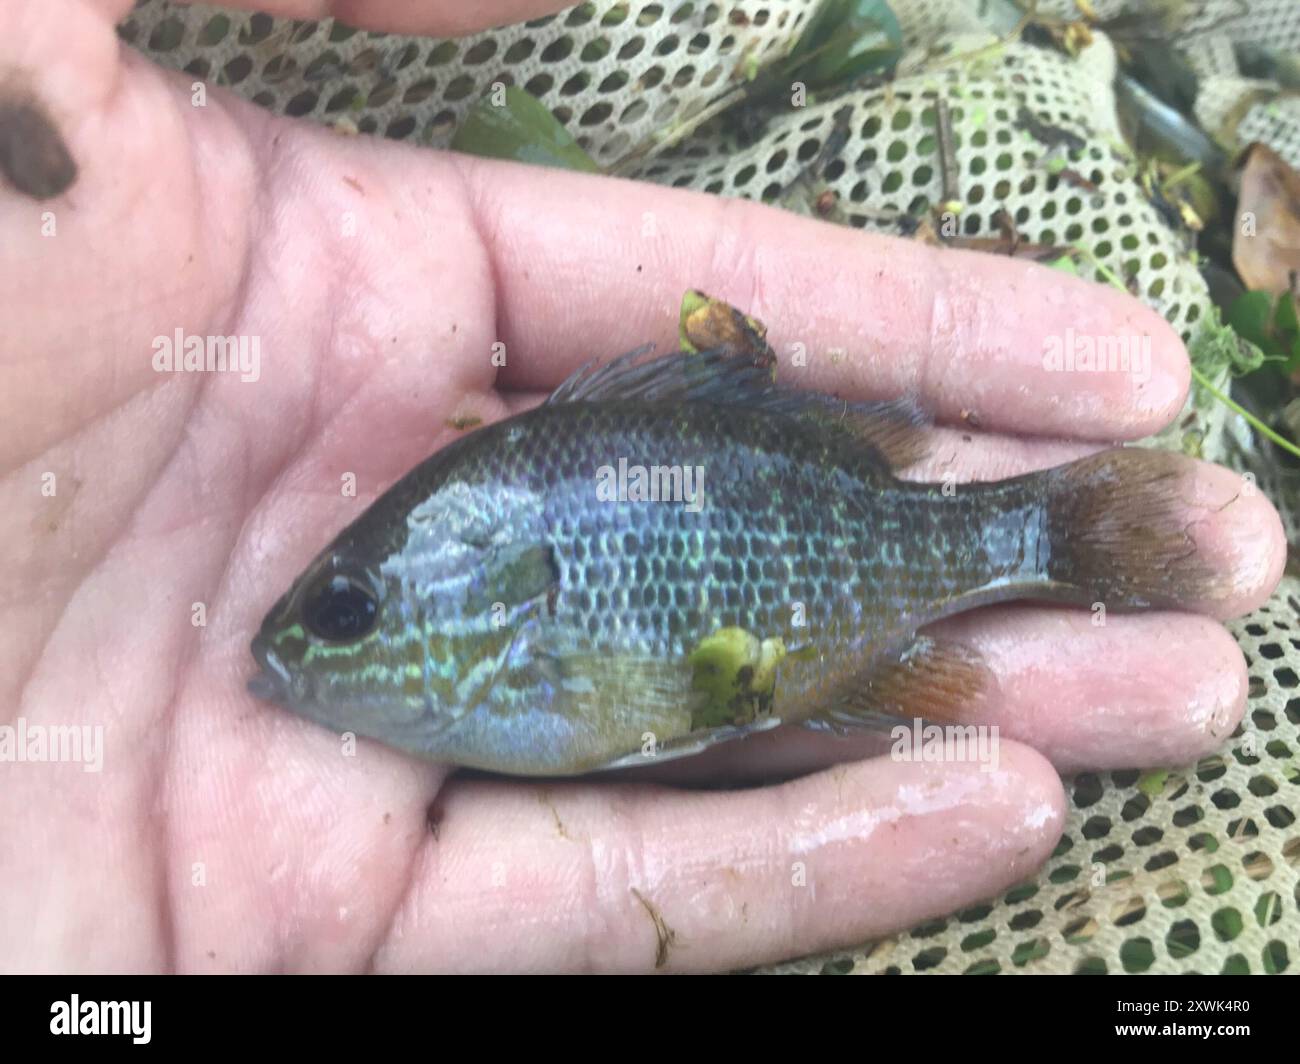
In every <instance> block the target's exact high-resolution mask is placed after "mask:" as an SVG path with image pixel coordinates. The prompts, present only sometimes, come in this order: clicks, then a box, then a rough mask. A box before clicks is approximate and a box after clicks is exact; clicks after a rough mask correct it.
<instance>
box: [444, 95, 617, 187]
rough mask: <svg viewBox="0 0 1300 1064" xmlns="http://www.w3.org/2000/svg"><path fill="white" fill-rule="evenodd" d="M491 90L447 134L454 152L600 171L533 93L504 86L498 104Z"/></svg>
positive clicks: (594, 171)
mask: <svg viewBox="0 0 1300 1064" xmlns="http://www.w3.org/2000/svg"><path fill="white" fill-rule="evenodd" d="M494 95H495V93H489V94H488V95H487V96H485V97H483V99H481V100H479V101H478V103H476V104H475V105H474V106H473V108H471V109H470V112H469V114H467V115H466V116H465V120H464V121H463V122H462V123H461V124H460V128H459V129H457V130H456V133H455V135H454V136H453V137H452V138H451V147H452V149H453V150H454V151H461V152H466V153H468V154H470V155H481V156H484V157H486V158H489V159H510V160H513V161H515V162H521V163H536V164H538V165H541V166H555V167H559V168H561V169H565V170H581V171H585V172H587V173H599V172H600V167H599V166H597V165H596V163H595V162H594V161H593V160H592V158H591V156H590V155H588V154H587V153H586V152H585V151H583V150H582V148H580V147H579V146H578V142H577V141H575V140H574V139H573V137H572V135H570V133H569V131H568V130H567V129H565V128H564V126H563V124H561V123H560V121H559V120H558V119H557V118H556V117H555V116H554V115H553V114H551V112H550V110H549V109H548V108H547V107H546V105H545V104H544V103H542V102H541V101H540V100H538V99H537V98H536V97H534V96H532V95H530V94H529V93H528V92H526V91H525V90H524V89H521V88H519V87H518V86H516V85H507V86H506V87H505V91H504V102H503V103H500V104H498V103H496V102H495V101H494V100H493V96H494Z"/></svg>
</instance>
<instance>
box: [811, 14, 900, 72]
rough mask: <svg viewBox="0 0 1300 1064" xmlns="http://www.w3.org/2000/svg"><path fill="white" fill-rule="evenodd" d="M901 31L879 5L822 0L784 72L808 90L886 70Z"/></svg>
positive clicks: (892, 60)
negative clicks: (800, 80) (805, 85)
mask: <svg viewBox="0 0 1300 1064" xmlns="http://www.w3.org/2000/svg"><path fill="white" fill-rule="evenodd" d="M902 50H903V31H902V27H900V26H899V24H898V18H897V16H895V15H894V12H893V11H892V10H891V9H890V7H889V4H888V3H886V2H885V0H823V2H822V4H821V5H820V6H819V7H818V8H817V10H816V12H814V14H813V17H812V18H811V19H809V21H808V25H807V27H806V28H805V29H804V32H803V34H802V35H801V36H800V38H799V41H798V43H797V44H795V46H794V48H793V49H791V51H790V56H789V62H788V64H787V69H788V70H789V71H790V72H791V73H792V74H794V75H796V76H798V77H799V78H801V79H802V80H804V81H805V82H807V83H808V85H809V86H811V87H813V88H817V87H821V86H825V85H829V84H831V83H833V82H839V81H851V80H853V79H854V78H859V77H862V76H863V75H865V74H872V73H884V72H886V71H889V70H892V69H893V67H894V65H895V64H896V63H897V62H898V57H899V55H901V54H902Z"/></svg>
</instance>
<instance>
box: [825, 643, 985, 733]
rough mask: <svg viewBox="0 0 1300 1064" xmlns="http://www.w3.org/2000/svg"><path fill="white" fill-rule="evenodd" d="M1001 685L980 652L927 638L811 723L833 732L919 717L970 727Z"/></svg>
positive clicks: (869, 676)
mask: <svg viewBox="0 0 1300 1064" xmlns="http://www.w3.org/2000/svg"><path fill="white" fill-rule="evenodd" d="M996 683H997V680H996V678H995V677H994V675H993V671H992V670H991V669H990V668H989V666H988V663H987V662H986V661H985V660H984V658H983V656H981V655H980V654H979V653H978V652H977V651H975V650H973V649H971V648H970V647H968V646H966V645H965V644H962V643H957V642H953V641H951V640H943V639H935V638H933V637H931V636H924V635H923V636H919V637H918V638H917V639H916V641H915V642H914V643H912V645H911V646H910V647H908V648H907V650H906V651H905V652H904V653H903V654H902V655H900V656H899V657H897V658H895V659H894V660H891V661H888V662H885V663H882V664H878V665H875V666H873V667H872V668H871V669H870V670H869V671H867V672H866V673H864V674H862V675H861V676H859V677H858V678H857V679H856V682H855V683H854V684H853V686H852V687H850V688H848V689H846V690H845V691H844V693H843V694H842V695H841V696H840V697H839V698H837V699H836V700H835V701H834V702H833V704H832V705H830V706H829V707H828V708H827V709H825V710H822V711H820V712H818V713H817V714H815V715H814V716H813V717H812V718H811V719H810V720H809V721H808V722H807V723H808V725H809V726H810V727H822V728H826V727H829V728H834V729H861V728H879V727H881V726H882V725H887V724H889V723H891V722H895V721H897V720H900V719H904V720H906V719H911V718H914V717H921V718H924V719H926V720H935V721H946V722H951V723H968V722H969V721H970V720H971V718H972V716H973V715H974V711H975V710H976V709H978V707H979V706H980V705H981V704H982V703H983V702H984V701H985V699H986V698H987V697H988V694H989V692H990V691H991V690H992V689H993V688H994V687H995V686H996Z"/></svg>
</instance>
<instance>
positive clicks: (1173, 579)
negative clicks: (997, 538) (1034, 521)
mask: <svg viewBox="0 0 1300 1064" xmlns="http://www.w3.org/2000/svg"><path fill="white" fill-rule="evenodd" d="M1195 470H1196V463H1195V462H1194V461H1193V460H1192V459H1190V458H1186V457H1184V456H1183V455H1179V454H1174V453H1171V452H1169V451H1157V450H1148V449H1145V448H1119V449H1115V450H1110V451H1103V452H1101V453H1100V454H1095V455H1092V456H1090V457H1088V458H1082V459H1079V460H1078V461H1075V462H1071V463H1070V464H1068V465H1064V466H1061V467H1060V468H1058V469H1053V470H1050V471H1048V472H1047V473H1045V474H1043V476H1044V477H1045V479H1046V485H1047V499H1046V522H1047V531H1048V535H1047V544H1048V547H1049V556H1048V558H1047V559H1046V561H1045V565H1044V568H1045V570H1046V572H1045V573H1044V574H1042V575H1045V576H1046V578H1047V579H1048V580H1050V581H1051V583H1052V584H1053V585H1055V586H1056V587H1057V588H1058V589H1059V590H1060V592H1061V597H1063V598H1068V599H1071V600H1073V601H1077V602H1084V603H1090V602H1100V603H1104V604H1105V605H1107V606H1112V607H1117V608H1121V609H1124V608H1128V609H1134V608H1143V607H1160V608H1179V607H1181V608H1188V607H1190V606H1193V605H1194V604H1196V603H1197V602H1200V601H1204V600H1206V599H1209V598H1211V597H1214V595H1215V593H1216V589H1217V583H1218V581H1219V580H1220V579H1221V577H1220V576H1218V574H1216V572H1215V570H1214V567H1213V566H1211V565H1210V564H1209V562H1208V561H1207V560H1206V559H1205V558H1204V556H1202V555H1201V554H1200V553H1199V552H1198V550H1197V546H1196V542H1195V540H1193V538H1192V535H1191V527H1192V524H1193V522H1194V521H1195V519H1196V518H1195V510H1196V506H1195V502H1194V494H1193V488H1192V481H1193V478H1194V476H1195Z"/></svg>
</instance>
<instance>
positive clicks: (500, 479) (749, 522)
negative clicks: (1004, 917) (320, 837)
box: [249, 319, 1216, 776]
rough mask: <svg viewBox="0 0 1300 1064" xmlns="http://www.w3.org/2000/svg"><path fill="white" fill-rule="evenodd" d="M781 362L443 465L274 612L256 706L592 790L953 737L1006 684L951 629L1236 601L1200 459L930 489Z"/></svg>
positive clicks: (1126, 461) (843, 406)
mask: <svg viewBox="0 0 1300 1064" xmlns="http://www.w3.org/2000/svg"><path fill="white" fill-rule="evenodd" d="M738 320H740V319H738ZM745 322H748V323H750V324H753V322H752V319H743V322H742V325H744V323H745ZM746 327H747V326H746ZM774 363H775V356H773V355H772V354H771V352H770V349H769V348H766V347H765V345H764V344H759V345H758V346H757V347H754V346H746V345H744V344H731V343H722V344H721V345H720V346H716V347H711V348H706V349H696V348H694V347H692V346H687V347H685V348H684V349H682V350H678V351H673V352H670V353H667V354H663V355H654V354H653V352H652V351H650V350H649V349H648V347H647V348H638V349H637V350H635V351H632V352H629V353H628V354H626V355H624V356H622V357H620V358H617V359H615V360H613V361H612V362H609V363H607V364H605V365H602V366H592V365H589V366H585V367H583V368H581V369H579V370H578V371H577V372H576V373H574V374H573V375H572V376H571V377H570V378H569V379H568V380H566V381H565V382H564V383H563V384H562V385H561V386H560V387H559V388H557V389H556V390H555V392H554V393H552V394H551V395H550V397H549V398H548V399H547V400H546V401H544V402H543V403H542V404H541V405H539V406H536V407H534V408H532V409H531V410H528V411H526V412H524V413H520V414H517V415H515V416H512V417H508V418H505V419H503V420H500V421H497V422H495V423H493V424H489V425H484V426H481V427H479V428H477V429H475V430H474V431H471V432H469V433H467V434H465V435H463V436H461V437H460V438H458V439H456V440H454V441H453V442H451V443H450V444H449V445H447V446H445V447H443V448H442V449H440V450H438V451H437V452H435V453H434V454H433V455H431V456H430V457H429V458H427V459H426V460H424V461H423V462H422V463H420V464H419V465H418V466H416V467H415V468H414V469H412V470H411V471H410V472H409V473H407V474H406V475H405V476H403V477H402V478H401V479H399V480H398V481H397V482H396V483H395V484H394V485H393V486H392V487H391V488H389V489H388V490H387V491H386V492H384V493H383V494H382V495H381V496H379V498H378V499H377V500H376V501H375V502H374V503H373V504H372V505H371V506H370V507H369V508H367V509H366V510H365V511H364V512H363V513H362V514H361V515H360V516H359V517H358V518H357V519H356V520H355V521H353V523H352V524H350V525H349V526H348V527H347V528H345V529H344V530H343V531H342V532H341V533H340V534H339V535H338V536H337V537H336V538H335V539H334V540H333V541H332V542H331V543H330V544H329V545H328V546H327V547H325V549H324V550H322V551H321V552H320V554H319V555H318V556H317V557H316V558H315V559H314V560H313V561H312V562H311V563H310V564H309V565H308V566H307V568H306V569H305V570H304V571H303V572H302V574H301V575H300V576H299V577H298V578H297V579H296V580H294V581H293V583H292V584H291V586H290V587H289V589H288V590H287V591H286V592H285V593H284V594H283V595H282V596H281V597H280V599H279V600H278V601H277V602H276V603H275V605H274V606H273V607H272V608H271V610H270V611H269V613H268V614H267V615H266V617H265V620H264V621H263V623H262V625H261V627H260V629H259V631H258V633H257V635H256V637H255V638H254V639H253V641H252V648H251V649H252V654H253V657H254V659H255V660H256V662H257V664H258V666H259V672H258V673H257V674H256V675H255V676H254V677H253V678H252V679H251V680H250V682H249V689H250V691H251V692H252V693H253V694H255V695H257V696H258V697H260V698H263V699H267V700H270V701H272V702H275V703H278V704H279V705H281V706H283V707H285V708H287V709H288V710H290V711H292V712H294V713H296V714H298V715H300V716H302V717H306V718H308V719H309V720H312V721H315V722H317V723H318V724H321V725H324V726H326V727H328V728H331V729H334V730H335V731H337V732H342V733H353V734H356V735H363V736H367V737H370V738H372V739H375V740H377V741H379V742H380V743H383V744H385V745H387V746H389V747H393V748H396V749H398V750H402V751H405V752H407V753H409V754H414V755H417V756H418V757H421V758H425V759H428V760H431V761H437V762H449V763H452V764H454V765H458V766H464V767H469V768H474V769H480V770H484V771H488V772H493V773H500V774H505V775H514V776H571V775H579V774H583V773H589V772H594V771H599V770H605V769H612V768H626V767H630V766H635V765H641V764H646V763H650V762H654V761H662V760H665V759H670V758H678V757H686V756H691V755H695V754H699V753H700V752H702V751H704V750H706V749H708V748H710V747H712V746H715V745H717V744H719V743H723V742H731V741H737V740H740V739H743V738H744V737H746V736H749V735H753V734H756V733H759V732H763V731H767V730H770V729H772V728H776V727H779V726H781V725H793V724H799V725H803V726H806V727H810V728H821V729H826V730H830V731H834V732H844V731H849V730H852V729H854V728H858V727H879V726H880V725H881V723H882V722H884V721H889V720H892V719H897V718H900V717H910V716H912V715H916V716H922V717H925V718H926V719H936V720H960V719H963V714H969V712H970V709H971V706H972V705H977V704H978V702H979V700H980V699H981V698H987V697H988V696H989V692H990V691H991V690H993V689H994V688H995V687H996V679H995V678H994V677H993V675H992V673H991V672H990V670H989V668H988V665H987V663H986V662H984V661H983V660H982V659H981V658H980V657H979V655H978V653H977V652H975V651H974V650H972V649H970V648H968V647H966V646H963V645H961V644H958V643H955V642H953V641H951V640H946V641H945V640H943V639H940V638H937V637H935V636H934V635H932V634H930V633H929V632H928V630H927V626H930V625H933V623H934V622H935V621H938V620H941V619H943V618H945V617H949V616H952V615H954V614H957V613H960V612H964V611H967V610H971V609H975V608H977V607H981V606H986V605H989V604H993V603H1004V602H1009V601H1013V600H1020V599H1032V600H1038V601H1046V602H1054V603H1063V604H1070V605H1074V606H1082V607H1095V604H1097V603H1101V604H1104V605H1105V607H1106V608H1107V609H1117V610H1143V609H1156V608H1195V605H1196V603H1198V602H1200V601H1204V600H1205V599H1207V598H1208V597H1209V596H1210V595H1212V594H1213V593H1214V591H1215V580H1216V577H1215V573H1214V571H1213V569H1212V568H1211V567H1209V566H1208V565H1207V563H1206V562H1205V560H1204V558H1202V557H1201V556H1200V555H1198V552H1197V548H1196V545H1195V542H1194V541H1193V539H1192V538H1191V536H1190V533H1189V521H1190V518H1189V516H1188V504H1189V502H1190V500H1191V498H1192V491H1191V487H1190V481H1191V479H1192V477H1193V475H1194V469H1195V463H1194V462H1193V461H1192V460H1191V459H1189V458H1186V457H1184V456H1181V455H1177V454H1173V453H1170V452H1164V451H1158V450H1153V449H1147V448H1140V447H1137V448H1122V447H1121V448H1113V449H1110V450H1105V451H1101V452H1099V453H1096V454H1094V455H1091V456H1089V457H1085V458H1081V459H1078V460H1076V461H1073V462H1070V463H1068V464H1065V465H1061V466H1058V467H1055V468H1052V469H1047V470H1043V471H1039V472H1034V473H1029V474H1025V475H1021V476H1016V477H1012V478H1010V479H1005V480H998V481H988V482H975V483H967V484H960V485H959V484H954V483H928V482H924V481H917V480H907V479H903V478H902V477H901V476H900V475H899V473H900V472H901V471H904V470H906V468H907V467H908V466H909V465H911V464H914V463H916V462H917V461H919V460H920V459H921V458H923V457H924V456H925V455H926V454H927V453H929V449H930V447H931V446H932V444H931V441H932V439H933V433H931V432H930V428H931V424H932V423H931V420H930V418H928V417H927V416H926V415H925V414H924V412H923V411H922V410H921V409H920V406H919V404H917V403H916V402H915V401H914V400H913V399H911V398H908V397H904V398H901V399H894V400H890V401H883V402H850V401H846V400H843V399H839V398H836V397H834V396H831V395H827V394H823V393H817V392H811V391H802V390H798V389H792V388H789V387H787V386H783V385H781V384H779V383H778V382H777V380H776V373H775V365H774Z"/></svg>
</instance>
